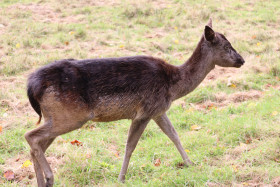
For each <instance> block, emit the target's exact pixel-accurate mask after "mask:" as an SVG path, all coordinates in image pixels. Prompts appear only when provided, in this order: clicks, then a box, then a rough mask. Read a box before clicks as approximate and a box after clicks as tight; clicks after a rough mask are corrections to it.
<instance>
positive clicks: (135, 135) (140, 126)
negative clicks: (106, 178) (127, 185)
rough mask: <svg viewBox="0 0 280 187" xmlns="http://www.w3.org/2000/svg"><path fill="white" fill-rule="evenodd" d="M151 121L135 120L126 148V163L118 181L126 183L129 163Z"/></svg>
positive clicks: (124, 162)
mask: <svg viewBox="0 0 280 187" xmlns="http://www.w3.org/2000/svg"><path fill="white" fill-rule="evenodd" d="M149 121H150V119H134V120H133V121H132V124H131V126H130V129H129V133H128V138H127V143H126V148H125V155H124V161H123V164H122V169H121V172H120V174H119V177H118V180H119V181H121V182H124V180H125V174H126V172H127V167H128V163H129V160H130V157H131V155H132V152H133V151H134V149H135V147H136V145H137V143H138V141H139V139H140V137H141V135H142V133H143V131H144V130H145V128H146V126H147V124H148V123H149Z"/></svg>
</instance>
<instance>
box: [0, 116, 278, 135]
mask: <svg viewBox="0 0 280 187" xmlns="http://www.w3.org/2000/svg"><path fill="white" fill-rule="evenodd" d="M277 114H278V112H277V111H273V112H272V114H271V115H272V116H276V115H277ZM0 132H1V131H0Z"/></svg>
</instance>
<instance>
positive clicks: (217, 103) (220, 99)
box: [191, 90, 263, 110]
mask: <svg viewBox="0 0 280 187" xmlns="http://www.w3.org/2000/svg"><path fill="white" fill-rule="evenodd" d="M262 95H263V92H261V91H257V90H250V91H246V92H235V93H233V94H230V95H228V94H226V93H224V92H220V93H217V94H215V98H214V99H213V101H211V100H207V101H205V102H202V103H198V104H191V105H192V106H193V107H194V108H195V109H197V110H205V109H211V108H221V107H226V106H228V105H229V104H232V103H235V104H238V103H242V102H244V101H248V100H256V99H259V98H261V97H262Z"/></svg>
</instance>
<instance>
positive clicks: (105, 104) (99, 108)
mask: <svg viewBox="0 0 280 187" xmlns="http://www.w3.org/2000/svg"><path fill="white" fill-rule="evenodd" d="M139 105H140V102H139V100H138V99H135V98H131V97H119V96H115V97H112V96H105V97H99V99H98V102H97V103H96V105H95V106H94V108H93V116H94V117H93V119H92V121H97V122H107V121H116V120H120V119H133V118H134V116H135V115H136V113H137V109H138V108H139Z"/></svg>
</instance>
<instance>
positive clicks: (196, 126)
mask: <svg viewBox="0 0 280 187" xmlns="http://www.w3.org/2000/svg"><path fill="white" fill-rule="evenodd" d="M200 129H201V126H198V125H192V126H191V130H192V131H198V130H200Z"/></svg>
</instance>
